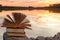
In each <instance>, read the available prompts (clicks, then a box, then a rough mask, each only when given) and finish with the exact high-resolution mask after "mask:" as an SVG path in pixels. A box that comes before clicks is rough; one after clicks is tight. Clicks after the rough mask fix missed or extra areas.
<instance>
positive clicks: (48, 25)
mask: <svg viewBox="0 0 60 40" xmlns="http://www.w3.org/2000/svg"><path fill="white" fill-rule="evenodd" d="M12 12H18V13H23V14H25V15H27V19H29V20H30V23H31V25H32V27H31V28H32V30H28V29H25V32H26V35H27V36H28V37H34V38H35V37H37V36H44V37H47V36H48V37H50V36H54V35H55V34H57V33H58V32H60V13H59V12H57V11H55V10H31V11H29V10H23V11H2V12H0V25H2V23H3V19H4V18H5V17H6V15H7V14H8V15H10V16H11V17H12V14H11V13H12ZM6 18H7V17H6ZM5 31H6V28H1V27H0V35H1V36H2V35H3V33H4V32H5Z"/></svg>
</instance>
